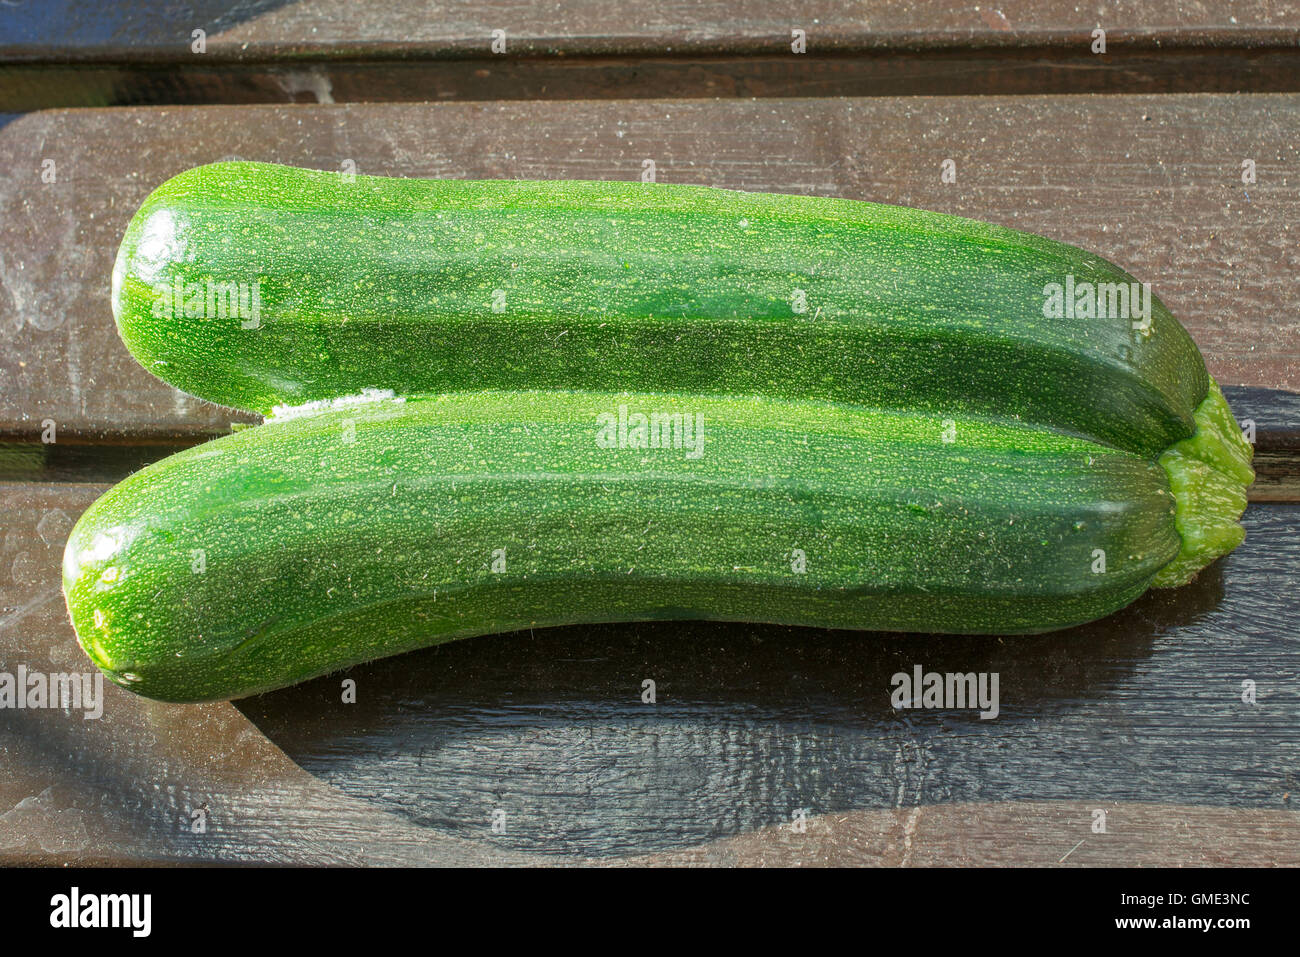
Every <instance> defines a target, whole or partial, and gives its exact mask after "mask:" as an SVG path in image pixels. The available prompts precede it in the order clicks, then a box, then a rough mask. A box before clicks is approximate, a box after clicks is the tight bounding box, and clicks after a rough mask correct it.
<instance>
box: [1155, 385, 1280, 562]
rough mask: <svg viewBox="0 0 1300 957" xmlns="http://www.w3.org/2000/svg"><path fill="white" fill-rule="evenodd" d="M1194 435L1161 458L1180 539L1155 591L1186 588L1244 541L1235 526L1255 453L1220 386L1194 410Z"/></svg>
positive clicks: (1213, 387)
mask: <svg viewBox="0 0 1300 957" xmlns="http://www.w3.org/2000/svg"><path fill="white" fill-rule="evenodd" d="M1195 420H1196V431H1195V432H1194V433H1192V436H1191V437H1190V438H1186V439H1183V440H1182V441H1181V442H1175V443H1174V444H1173V445H1171V446H1170V447H1169V448H1167V449H1166V450H1165V451H1164V452H1163V453H1162V454H1161V455H1160V459H1159V462H1160V465H1161V466H1162V467H1163V468H1164V470H1165V474H1167V475H1168V476H1169V487H1170V489H1171V490H1172V491H1173V493H1174V526H1175V528H1177V529H1178V534H1179V536H1180V537H1181V538H1182V540H1183V545H1182V548H1181V549H1180V550H1179V552H1178V555H1177V557H1175V558H1174V560H1173V561H1172V562H1170V563H1169V564H1168V565H1166V566H1165V567H1164V568H1162V569H1160V571H1159V572H1158V573H1157V574H1156V577H1155V578H1154V579H1153V580H1152V584H1153V585H1155V586H1156V587H1160V588H1172V587H1174V586H1177V585H1185V584H1187V583H1188V582H1189V581H1191V580H1192V579H1193V578H1195V577H1196V575H1197V573H1198V572H1199V571H1200V570H1201V569H1202V568H1204V567H1205V566H1206V565H1209V564H1210V563H1211V562H1213V561H1214V560H1215V559H1217V558H1219V557H1220V556H1222V555H1226V554H1227V553H1228V552H1230V551H1232V550H1233V549H1234V548H1236V547H1237V546H1238V545H1240V544H1241V543H1242V541H1243V540H1244V539H1245V537H1246V530H1245V529H1244V528H1243V527H1242V526H1241V523H1240V522H1239V521H1238V519H1239V518H1241V513H1242V512H1244V511H1245V510H1246V489H1247V487H1248V486H1249V485H1250V483H1251V482H1253V481H1254V480H1255V471H1254V469H1252V468H1251V466H1250V461H1251V457H1252V455H1253V452H1254V450H1253V449H1252V448H1251V446H1250V444H1249V443H1248V442H1247V441H1246V440H1245V438H1244V437H1243V436H1242V434H1241V428H1240V427H1239V426H1238V425H1237V421H1236V419H1235V418H1233V415H1232V410H1231V409H1229V408H1228V403H1227V400H1225V399H1224V398H1223V393H1222V392H1221V391H1220V390H1219V384H1218V383H1217V382H1215V381H1214V379H1213V378H1211V379H1210V391H1209V393H1208V394H1207V395H1206V396H1205V399H1204V400H1203V401H1202V402H1201V404H1200V405H1199V406H1197V408H1196V413H1195Z"/></svg>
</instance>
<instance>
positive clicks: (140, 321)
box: [112, 162, 1209, 457]
mask: <svg viewBox="0 0 1300 957" xmlns="http://www.w3.org/2000/svg"><path fill="white" fill-rule="evenodd" d="M1133 283H1134V280H1133V277H1131V276H1130V275H1129V274H1128V273H1126V272H1124V271H1123V270H1121V269H1120V268H1118V267H1117V266H1114V265H1112V264H1111V263H1108V262H1106V261H1105V260H1104V259H1101V258H1100V257H1098V256H1096V255H1093V254H1092V253H1088V252H1085V251H1083V250H1080V249H1076V248H1074V247H1071V246H1067V245H1064V244H1062V243H1058V242H1053V241H1051V240H1048V239H1044V238H1041V237H1038V236H1033V235H1030V234H1027V233H1022V232H1017V231H1014V230H1010V229H1005V228H1001V227H998V226H993V225H989V224H986V223H978V222H974V221H971V220H966V219H959V218H956V217H952V216H945V215H940V214H937V213H931V212H924V211H920V210H913V209H905V208H901V207H893V206H882V205H876V204H872V203H865V202H858V201H854V200H846V199H827V198H820V197H812V196H781V195H768V194H750V193H740V192H732V191H726V190H719V189H711V188H707V187H697V186H679V185H664V184H642V183H626V182H507V181H479V182H475V181H458V180H420V179H390V178H381V177H367V176H357V177H354V178H350V177H345V176H343V175H341V174H337V173H327V172H319V171H312V170H303V169H296V168H291V167H285V166H276V165H271V164H264V163H244V162H239V163H217V164H213V165H209V166H201V167H198V168H195V169H191V170H188V171H186V172H184V173H181V174H180V175H178V176H176V177H174V178H173V179H170V180H168V181H167V182H165V183H164V184H162V185H161V186H159V187H158V189H157V190H155V191H154V192H153V193H152V194H151V195H150V196H149V197H148V198H147V200H146V201H145V202H144V204H143V206H142V207H141V208H140V210H139V211H138V212H137V213H136V214H135V216H134V217H133V218H132V220H131V222H130V224H129V226H128V228H127V230H126V234H125V236H124V238H123V241H122V244H121V249H120V250H119V253H118V257H117V262H116V265H115V268H114V271H113V290H112V302H113V312H114V316H115V318H116V321H117V325H118V328H119V330H120V332H121V335H122V339H123V340H124V341H125V343H126V344H127V346H128V348H129V349H130V350H131V352H132V353H133V354H134V355H135V356H136V358H137V359H138V360H139V361H140V362H141V363H142V364H143V365H144V367H145V368H146V369H148V370H150V371H151V372H153V373H154V374H155V375H157V376H159V377H161V378H163V379H164V380H166V381H167V382H169V383H171V384H173V385H175V386H177V387H178V388H180V389H183V390H184V391H186V392H189V393H192V394H194V395H196V396H199V397H201V398H204V399H207V400H210V401H212V402H216V403H219V404H222V405H227V406H234V407H237V408H241V409H247V410H251V411H255V412H259V413H262V414H267V413H270V412H271V411H272V410H273V409H274V408H276V407H277V406H286V405H287V406H296V405H299V404H302V403H307V402H312V401H320V400H330V399H334V398H336V397H338V396H342V395H349V394H357V393H361V392H362V391H363V390H366V389H378V390H391V391H393V392H395V393H396V394H398V395H406V396H416V395H425V394H441V393H447V392H462V391H476V390H479V389H490V390H536V389H561V390H562V389H572V388H579V389H590V390H594V391H612V392H618V391H629V392H634V393H642V392H670V393H671V392H678V393H687V394H720V395H734V396H763V397H769V398H779V399H809V400H821V401H826V402H836V403H848V404H855V405H867V406H873V407H878V408H889V409H896V410H900V411H907V412H916V411H921V412H932V413H944V414H952V415H956V416H959V417H960V416H990V417H996V418H1001V419H1005V420H1007V421H1023V422H1028V423H1033V424H1038V425H1045V426H1049V427H1052V428H1056V429H1059V430H1062V431H1066V432H1069V433H1071V434H1075V435H1079V436H1083V437H1087V438H1090V439H1093V440H1096V441H1099V442H1103V443H1106V444H1109V445H1114V446H1115V447H1117V448H1122V449H1126V450H1128V451H1132V452H1136V453H1139V454H1142V455H1144V456H1148V457H1155V456H1156V455H1158V454H1160V453H1161V452H1163V451H1164V450H1165V449H1167V448H1168V447H1169V446H1171V445H1172V444H1173V443H1175V442H1177V441H1180V440H1182V439H1186V438H1188V437H1190V436H1191V435H1192V433H1193V430H1194V428H1195V424H1194V421H1193V415H1194V413H1195V411H1196V408H1197V407H1198V405H1199V404H1200V403H1201V402H1202V400H1204V399H1205V397H1206V395H1207V393H1208V389H1209V380H1208V378H1207V376H1206V370H1205V365H1204V362H1203V361H1202V359H1201V356H1200V354H1199V352H1198V351H1197V349H1196V346H1195V344H1194V343H1193V342H1192V340H1191V339H1190V337H1189V336H1188V335H1187V333H1186V332H1185V331H1184V329H1183V328H1182V326H1181V325H1179V323H1178V322H1177V320H1175V319H1174V317H1173V316H1172V315H1170V313H1169V310H1168V309H1166V308H1165V306H1164V305H1163V304H1162V303H1161V302H1160V301H1159V300H1158V299H1155V298H1154V297H1149V299H1148V300H1147V306H1148V307H1149V309H1147V310H1146V311H1147V312H1149V315H1148V316H1146V317H1145V318H1140V319H1135V318H1134V316H1133V314H1134V313H1135V312H1138V311H1140V310H1136V309H1134V308H1133V303H1129V305H1128V309H1127V312H1126V310H1125V308H1124V303H1121V301H1120V299H1119V295H1120V288H1119V287H1120V286H1121V285H1123V286H1125V287H1127V288H1129V289H1131V288H1132V284H1133ZM1101 285H1105V286H1106V287H1107V297H1106V298H1104V299H1103V298H1101V297H1098V301H1097V303H1096V304H1095V305H1094V306H1093V307H1092V308H1090V309H1089V310H1088V311H1094V312H1095V311H1099V309H1100V311H1104V312H1107V313H1114V315H1108V316H1107V317H1104V318H1103V317H1097V316H1092V317H1084V316H1083V315H1081V314H1080V313H1082V312H1083V311H1084V310H1083V307H1082V304H1083V302H1084V301H1085V300H1086V297H1083V296H1082V291H1083V290H1084V289H1089V290H1092V291H1093V292H1098V291H1099V289H1100V287H1101ZM1058 287H1059V288H1060V289H1061V290H1062V294H1061V299H1063V300H1065V302H1064V304H1063V303H1062V302H1060V301H1058V302H1056V304H1055V307H1054V306H1053V305H1052V302H1051V300H1052V298H1053V297H1054V296H1055V295H1056V289H1057V288H1058ZM1076 290H1077V291H1078V292H1079V294H1080V303H1081V304H1080V308H1079V309H1078V310H1075V309H1074V308H1073V306H1074V303H1075V298H1076V296H1075V292H1076ZM1112 293H1113V295H1114V298H1113V299H1111V298H1109V297H1110V295H1111V294H1112ZM1148 295H1149V293H1148ZM1062 305H1064V308H1061V306H1062ZM1055 312H1059V313H1061V315H1060V316H1056V315H1055V314H1054V313H1055ZM1135 326H1137V327H1140V328H1135Z"/></svg>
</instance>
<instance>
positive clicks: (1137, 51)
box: [0, 0, 1300, 110]
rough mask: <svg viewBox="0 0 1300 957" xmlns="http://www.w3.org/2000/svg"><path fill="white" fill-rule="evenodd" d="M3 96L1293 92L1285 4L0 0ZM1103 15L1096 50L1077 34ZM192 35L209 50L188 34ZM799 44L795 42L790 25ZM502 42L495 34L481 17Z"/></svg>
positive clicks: (173, 98)
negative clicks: (801, 35) (501, 40)
mask: <svg viewBox="0 0 1300 957" xmlns="http://www.w3.org/2000/svg"><path fill="white" fill-rule="evenodd" d="M4 12H5V13H6V14H7V16H6V17H4V18H0V110H31V109H40V108H51V107H59V106H106V105H114V104H133V103H168V104H181V103H254V102H292V101H295V100H301V99H304V98H305V99H307V100H309V101H319V102H340V103H341V102H352V101H370V102H373V101H383V100H420V99H431V100H442V99H449V98H455V99H479V100H483V99H535V98H552V99H554V98H575V97H581V98H591V97H675V98H691V97H713V96H740V97H745V96H761V97H767V96H831V95H855V96H878V95H892V96H897V95H910V94H951V93H956V94H971V93H983V94H989V93H1083V92H1143V91H1144V92H1193V91H1203V92H1208V91H1236V90H1251V91H1256V92H1260V91H1283V90H1289V91H1295V90H1297V89H1300V49H1297V43H1296V41H1297V37H1300V7H1297V5H1296V4H1295V3H1292V2H1283V3H1277V2H1272V3H1270V2H1267V0H1254V2H1239V3H1227V4H1205V3H1186V2H1179V0H1161V2H1156V3H1147V4H1138V3H1100V4H1096V5H1094V6H1092V7H1089V8H1080V7H1079V6H1078V5H1077V4H1074V3H1071V2H1068V0H1036V2H1031V3H1014V4H1001V5H999V6H966V7H954V6H953V5H951V4H946V3H943V2H940V0H925V2H921V3H906V4H900V3H890V2H888V0H867V2H864V3H854V4H846V3H842V2H834V0H818V2H815V3H812V4H801V5H800V6H799V7H798V8H797V9H792V8H791V7H790V6H789V5H788V4H783V3H779V2H776V0H747V2H740V3H731V2H725V0H709V2H703V3H693V2H687V0H676V2H673V3H665V4H649V5H644V4H626V3H620V2H616V0H580V2H568V3H560V4H549V3H548V4H528V3H520V2H517V0H515V2H500V0H493V2H482V3H480V2H472V0H461V2H454V3H444V4H439V5H438V6H437V7H435V8H429V7H428V5H427V4H423V3H418V2H414V0H406V2H389V3H384V4H356V3H349V2H347V0H301V2H292V3H290V2H284V0H251V2H244V3H240V4H238V5H234V6H231V5H229V4H222V3H217V2H197V3H162V2H149V3H134V2H132V0H109V2H105V3H103V4H95V5H92V4H87V3H85V2H80V0H59V2H49V0H47V2H45V3H43V4H40V5H38V4H34V3H25V4H24V3H18V2H16V0H15V2H13V3H9V4H7V5H6V9H5V11H4ZM1096 27H1101V28H1103V29H1105V30H1106V31H1107V48H1106V52H1105V53H1104V54H1101V55H1097V54H1094V52H1093V50H1092V48H1091V47H1092V37H1091V31H1092V30H1093V29H1094V28H1096ZM196 28H200V29H203V30H205V31H206V33H207V47H206V52H204V53H202V54H195V53H193V52H192V51H191V46H190V44H191V33H192V31H193V30H194V29H196ZM795 28H798V29H802V30H804V31H805V33H806V37H807V47H806V52H804V53H800V54H796V53H794V52H793V51H792V49H791V30H792V29H795ZM493 30H504V31H505V32H506V38H507V42H506V49H505V51H504V52H499V53H494V52H493V51H492V50H491V43H492V31H493Z"/></svg>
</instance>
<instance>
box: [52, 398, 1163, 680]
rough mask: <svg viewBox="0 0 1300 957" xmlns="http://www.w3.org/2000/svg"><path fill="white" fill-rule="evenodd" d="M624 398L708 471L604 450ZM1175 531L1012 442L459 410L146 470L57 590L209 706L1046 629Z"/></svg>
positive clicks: (648, 407) (327, 425)
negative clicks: (888, 634)
mask: <svg viewBox="0 0 1300 957" xmlns="http://www.w3.org/2000/svg"><path fill="white" fill-rule="evenodd" d="M620 404H623V405H627V406H629V408H630V409H631V410H634V411H635V410H641V411H642V412H645V413H650V412H660V413H673V412H680V413H684V414H690V415H699V416H703V419H702V422H703V427H704V431H703V435H704V444H703V446H702V447H701V453H700V454H699V455H698V456H696V457H692V456H691V455H688V454H687V452H688V449H687V448H681V449H677V448H672V447H667V448H662V447H661V448H632V447H625V448H617V447H615V448H607V447H602V446H601V444H600V442H599V440H598V436H599V432H600V428H601V425H600V422H601V420H600V418H599V417H600V415H601V414H602V413H606V414H609V415H613V414H615V413H616V412H617V410H618V407H619V405H620ZM945 419H946V420H947V421H945ZM694 421H697V422H698V421H699V420H694ZM629 441H632V440H629ZM607 444H608V443H607ZM661 444H663V443H662V442H661ZM1174 512H1175V503H1174V498H1173V496H1172V495H1171V493H1170V488H1169V482H1168V479H1167V477H1166V475H1165V472H1164V471H1163V470H1162V468H1161V467H1160V466H1159V465H1158V464H1157V463H1156V462H1155V461H1153V460H1151V459H1149V458H1145V457H1142V456H1138V455H1134V454H1131V453H1128V452H1125V451H1121V450H1117V449H1114V448H1110V447H1107V446H1104V445H1102V444H1099V443H1095V442H1091V441H1087V440H1084V439H1080V438H1076V437H1072V436H1067V435H1064V434H1060V433H1056V432H1052V431H1049V430H1045V429H1041V428H1035V427H1029V426H1024V425H1009V424H1002V423H996V422H990V421H987V420H980V419H973V418H964V417H956V418H953V417H952V416H945V417H939V416H931V415H928V414H926V413H923V412H911V413H898V414H895V413H889V412H882V411H876V410H870V409H862V408H849V407H841V406H835V405H828V404H824V403H815V402H806V401H798V402H790V401H780V400H774V399H751V400H745V399H728V398H720V397H707V396H693V397H684V396H672V395H653V394H638V395H635V396H628V395H613V394H598V393H582V392H533V393H529V392H524V393H504V394H503V393H479V394H455V395H448V396H444V397H440V398H435V399H426V400H410V401H397V400H385V401H378V402H371V403H368V404H365V405H362V406H357V407H355V408H345V409H338V410H334V411H325V412H319V413H316V414H313V415H309V416H304V417H300V418H295V419H289V420H287V421H272V422H269V423H267V424H266V425H262V426H258V427H257V428H254V429H249V430H245V431H241V432H237V433H235V434H233V435H229V436H225V437H223V438H220V439H217V440H215V441H212V442H209V443H207V444H205V445H202V446H198V447H196V448H193V449H190V450H187V451H185V452H182V453H180V454H177V455H173V456H171V457H169V458H167V459H165V460H164V461H161V462H159V463H156V464H154V465H151V466H149V467H148V468H146V469H144V470H142V471H141V472H138V473H136V474H135V475H133V476H131V477H130V478H128V479H126V480H125V481H123V482H122V483H120V484H119V485H117V486H116V487H115V488H113V489H112V490H111V491H110V492H108V493H107V494H106V495H104V496H103V498H101V499H100V500H99V501H98V502H96V503H95V504H94V505H93V506H92V507H91V508H90V509H89V510H88V511H87V512H86V513H85V514H84V515H83V516H82V517H81V519H80V521H79V522H78V523H77V525H76V528H75V529H74V530H73V532H72V535H71V538H70V540H69V542H68V546H67V551H66V556H65V562H64V587H65V591H66V594H67V600H68V607H69V610H70V612H71V615H72V620H73V623H74V625H75V627H76V631H77V634H78V636H79V637H80V640H81V643H82V645H83V647H84V648H85V649H86V651H87V652H88V654H89V655H90V656H91V658H92V659H93V660H94V661H95V662H96V663H97V664H99V665H100V667H102V668H103V669H104V670H105V671H106V672H107V673H108V675H109V676H110V677H111V678H113V680H115V681H117V682H119V683H121V684H123V685H125V686H126V687H129V688H131V689H132V690H133V691H136V692H139V693H141V694H144V695H147V696H149V697H153V698H160V699H164V700H170V701H196V700H204V699H216V698H230V697H239V696H243V695H247V694H251V693H254V692H258V691H263V690H267V689H271V688H277V687H281V686H284V685H288V684H291V683H294V682H297V681H301V680H304V679H307V678H310V677H313V676H316V675H320V674H322V673H325V672H329V671H332V670H335V669H338V668H341V667H343V666H346V665H349V664H352V663H355V662H360V661H364V660H367V659H371V658H375V657H379V656H382V655H389V654H394V653H397V652H400V651H405V650H407V649H411V648H416V647H420V646H423V645H428V644H432V643H437V642H441V641H445V640H448V639H451V638H457V637H464V636H470V635H477V634H483V633H488V632H499V631H508V630H513V629H517V628H524V627H529V626H543V625H557V624H565V623H582V622H595V621H624V620H638V619H652V618H706V619H710V618H711V619H728V620H749V621H762V622H774V623H783V624H799V625H813V626H823V627H830V628H859V629H864V628H865V629H893V630H905V631H949V632H966V633H1017V632H1038V631H1045V630H1048V629H1053V628H1060V627H1064V626H1067V625H1072V624H1075V623H1080V622H1085V621H1088V620H1091V619H1094V618H1097V617H1099V616H1102V615H1105V614H1107V613H1109V612H1111V611H1114V610H1115V609H1117V608H1120V607H1122V606H1123V605H1125V604H1127V603H1128V602H1130V601H1132V600H1133V599H1134V598H1135V597H1137V596H1138V595H1139V594H1141V593H1142V592H1143V591H1144V590H1145V589H1146V588H1147V587H1148V585H1149V584H1150V583H1151V580H1152V578H1153V576H1155V575H1156V574H1157V572H1158V571H1159V570H1160V569H1161V568H1162V567H1164V566H1165V565H1166V564H1167V563H1169V562H1170V561H1171V559H1173V558H1174V556H1175V555H1176V554H1177V553H1178V552H1179V547H1180V538H1179V534H1178V532H1177V530H1176V528H1175V523H1174ZM1099 552H1104V554H1105V566H1104V571H1098V561H1097V556H1098V554H1099Z"/></svg>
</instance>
